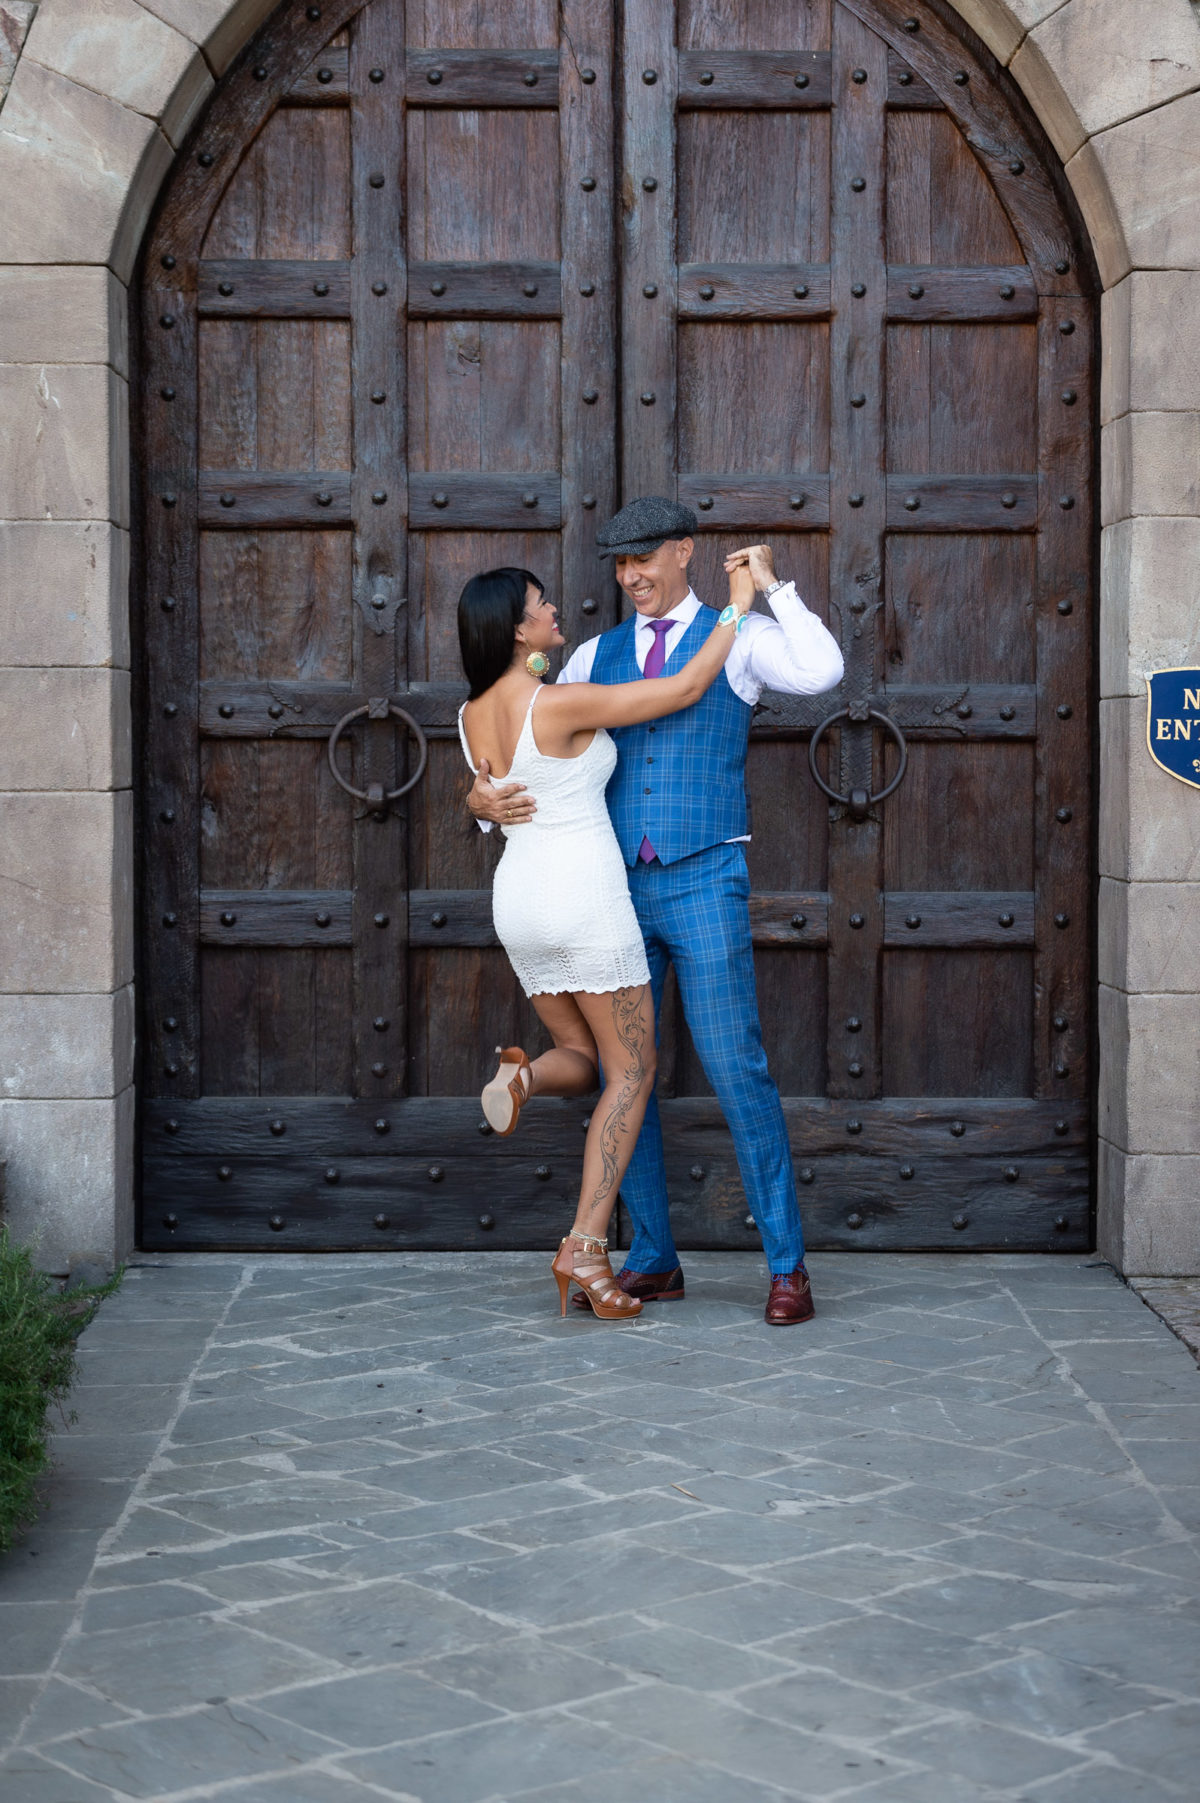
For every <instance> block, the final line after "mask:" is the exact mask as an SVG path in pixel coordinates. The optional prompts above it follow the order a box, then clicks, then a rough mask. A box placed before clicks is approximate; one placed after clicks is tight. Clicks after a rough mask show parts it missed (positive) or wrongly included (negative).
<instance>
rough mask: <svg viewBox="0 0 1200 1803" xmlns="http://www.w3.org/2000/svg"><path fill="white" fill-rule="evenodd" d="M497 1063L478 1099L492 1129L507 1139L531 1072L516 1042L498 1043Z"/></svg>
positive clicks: (526, 1097)
mask: <svg viewBox="0 0 1200 1803" xmlns="http://www.w3.org/2000/svg"><path fill="white" fill-rule="evenodd" d="M496 1051H497V1052H498V1053H499V1056H500V1067H499V1069H498V1070H497V1072H496V1075H495V1076H494V1077H493V1078H492V1080H491V1082H490V1083H486V1084H485V1085H484V1089H483V1094H482V1095H481V1096H480V1098H479V1100H480V1102H481V1103H482V1104H483V1114H484V1119H485V1120H486V1121H487V1124H488V1126H489V1127H490V1128H491V1129H492V1132H493V1133H498V1134H499V1135H500V1138H501V1139H507V1137H508V1135H509V1134H510V1133H511V1132H512V1130H513V1128H514V1127H515V1126H516V1124H517V1119H518V1117H519V1115H520V1113H521V1110H522V1108H523V1107H524V1106H525V1104H526V1102H527V1101H528V1100H529V1093H530V1090H531V1089H532V1088H533V1072H532V1071H531V1070H530V1068H529V1060H528V1058H527V1057H526V1056H525V1054H524V1052H523V1051H522V1050H521V1048H520V1046H519V1045H510V1046H497V1047H496Z"/></svg>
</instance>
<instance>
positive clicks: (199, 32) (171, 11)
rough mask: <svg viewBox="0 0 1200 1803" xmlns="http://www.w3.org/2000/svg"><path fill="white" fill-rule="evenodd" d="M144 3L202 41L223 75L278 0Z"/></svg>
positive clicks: (216, 71) (144, 0) (154, 0)
mask: <svg viewBox="0 0 1200 1803" xmlns="http://www.w3.org/2000/svg"><path fill="white" fill-rule="evenodd" d="M142 4H143V6H144V7H145V9H146V11H147V12H150V13H154V14H155V16H156V17H157V18H160V19H165V20H166V22H167V23H168V24H169V25H173V26H174V27H175V29H176V31H181V32H183V33H184V35H185V36H186V37H189V38H191V39H192V41H193V42H194V43H197V44H199V45H200V47H201V49H202V50H203V51H204V54H205V57H206V58H207V60H208V64H209V67H210V68H211V69H212V71H213V73H214V74H215V75H222V74H224V72H225V70H226V69H227V68H228V67H229V65H230V63H231V62H232V61H233V59H234V57H235V56H236V55H237V54H238V52H239V50H241V48H242V46H243V45H244V44H247V43H249V41H250V39H251V38H252V37H253V36H254V33H255V32H256V31H257V30H258V28H259V26H260V25H261V24H263V23H264V21H265V20H267V19H269V18H270V16H271V14H272V13H273V12H274V11H275V6H276V0H142Z"/></svg>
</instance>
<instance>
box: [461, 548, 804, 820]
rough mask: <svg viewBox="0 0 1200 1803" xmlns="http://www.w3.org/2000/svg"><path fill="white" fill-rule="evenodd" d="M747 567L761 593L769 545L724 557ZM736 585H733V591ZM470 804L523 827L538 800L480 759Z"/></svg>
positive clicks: (730, 565)
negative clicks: (501, 779)
mask: <svg viewBox="0 0 1200 1803" xmlns="http://www.w3.org/2000/svg"><path fill="white" fill-rule="evenodd" d="M743 568H744V569H748V570H749V572H750V577H751V579H752V581H753V583H754V586H755V588H756V589H757V590H758V591H759V593H762V591H763V590H764V589H768V588H770V586H771V584H772V583H773V582H774V581H775V580H776V576H775V563H774V559H773V558H772V556H771V547H770V545H745V546H743V548H742V549H741V550H740V551H731V552H730V553H729V555H728V557H727V558H726V559H725V574H726V575H727V576H729V577H731V578H732V576H733V573H734V571H735V570H739V569H743ZM735 586H736V585H734V584H733V583H732V582H731V584H730V588H731V594H732V592H733V590H734V588H735ZM467 806H468V808H469V809H470V810H471V812H472V814H473V815H474V816H475V818H476V820H489V821H491V823H492V825H493V826H524V825H527V824H528V823H529V821H530V820H532V819H533V816H534V815H535V814H536V813H537V802H536V801H535V800H534V798H533V796H532V795H530V794H529V793H528V792H527V790H526V788H525V784H524V783H499V784H496V783H493V782H492V772H491V765H490V764H489V763H488V761H487V759H486V758H480V760H479V769H478V771H477V773H476V776H475V781H474V782H473V783H472V785H471V787H470V789H469V790H468V791H467Z"/></svg>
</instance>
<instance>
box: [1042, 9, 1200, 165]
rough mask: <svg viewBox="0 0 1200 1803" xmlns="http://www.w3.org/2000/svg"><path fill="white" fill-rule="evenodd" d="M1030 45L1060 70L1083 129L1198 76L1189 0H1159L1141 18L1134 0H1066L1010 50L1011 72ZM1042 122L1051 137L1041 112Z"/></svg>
mask: <svg viewBox="0 0 1200 1803" xmlns="http://www.w3.org/2000/svg"><path fill="white" fill-rule="evenodd" d="M1027 50H1036V52H1037V54H1038V55H1040V57H1041V58H1042V60H1043V63H1044V64H1045V65H1046V67H1048V68H1049V69H1051V70H1054V71H1056V72H1057V75H1058V78H1059V80H1060V81H1061V83H1062V91H1063V93H1064V95H1065V98H1066V100H1067V102H1068V103H1069V105H1070V107H1071V110H1072V112H1073V114H1074V115H1075V117H1076V118H1077V119H1078V121H1079V123H1080V125H1081V126H1082V128H1083V131H1082V136H1083V137H1091V136H1092V134H1093V133H1094V132H1099V131H1103V130H1104V129H1105V127H1106V126H1109V125H1115V124H1116V123H1117V121H1118V120H1120V119H1131V118H1133V116H1134V114H1135V113H1144V112H1147V111H1149V109H1150V108H1151V107H1160V106H1162V105H1163V104H1164V103H1165V102H1166V101H1168V100H1170V99H1172V97H1173V96H1174V95H1176V94H1186V93H1187V92H1188V90H1189V89H1191V88H1194V87H1196V86H1197V85H1198V84H1200V31H1198V30H1197V25H1196V16H1195V13H1194V11H1193V10H1192V7H1191V6H1190V5H1189V0H1155V5H1154V7H1153V9H1152V11H1151V13H1150V16H1149V17H1148V18H1143V19H1141V20H1140V21H1139V20H1135V19H1134V18H1133V17H1132V16H1131V9H1130V6H1129V0H1069V3H1068V4H1067V5H1066V6H1060V7H1058V8H1056V9H1055V10H1054V11H1053V12H1052V13H1051V14H1050V15H1049V17H1048V18H1045V19H1043V20H1042V21H1041V23H1040V24H1036V25H1035V26H1034V27H1033V29H1032V31H1031V32H1030V34H1029V37H1028V38H1027V39H1026V41H1025V43H1024V44H1023V45H1022V46H1021V49H1020V50H1019V51H1018V52H1017V55H1016V56H1015V57H1014V58H1013V63H1012V67H1013V73H1014V75H1015V74H1016V73H1017V63H1018V61H1019V60H1020V58H1021V57H1022V56H1024V55H1025V53H1026V51H1027ZM1022 85H1024V84H1023V83H1022ZM1027 91H1028V90H1027ZM1031 98H1032V96H1031ZM1042 123H1043V124H1044V125H1046V127H1047V129H1048V130H1049V131H1050V135H1051V137H1053V136H1054V131H1053V129H1052V126H1051V122H1050V121H1049V120H1047V119H1046V118H1045V116H1044V115H1043V117H1042Z"/></svg>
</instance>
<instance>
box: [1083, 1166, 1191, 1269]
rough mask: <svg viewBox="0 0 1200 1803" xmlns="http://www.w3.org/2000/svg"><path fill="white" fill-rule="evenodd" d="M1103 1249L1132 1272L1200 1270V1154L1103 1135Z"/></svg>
mask: <svg viewBox="0 0 1200 1803" xmlns="http://www.w3.org/2000/svg"><path fill="white" fill-rule="evenodd" d="M1097 1175H1098V1178H1099V1197H1098V1202H1099V1208H1098V1221H1097V1227H1098V1236H1097V1239H1098V1250H1099V1251H1100V1252H1101V1253H1102V1254H1103V1255H1104V1257H1105V1258H1107V1259H1110V1260H1111V1261H1112V1263H1113V1264H1114V1265H1116V1267H1117V1269H1118V1270H1119V1271H1123V1272H1124V1273H1125V1275H1126V1276H1127V1277H1191V1276H1195V1275H1197V1274H1200V1158H1195V1157H1188V1156H1186V1155H1184V1156H1176V1157H1170V1156H1167V1157H1163V1156H1159V1155H1156V1154H1153V1153H1142V1154H1140V1155H1133V1156H1131V1155H1130V1154H1129V1153H1128V1152H1124V1151H1122V1150H1121V1149H1120V1147H1118V1146H1114V1145H1111V1144H1110V1143H1109V1142H1108V1141H1107V1140H1103V1139H1102V1140H1101V1141H1100V1156H1099V1161H1098V1172H1097Z"/></svg>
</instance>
